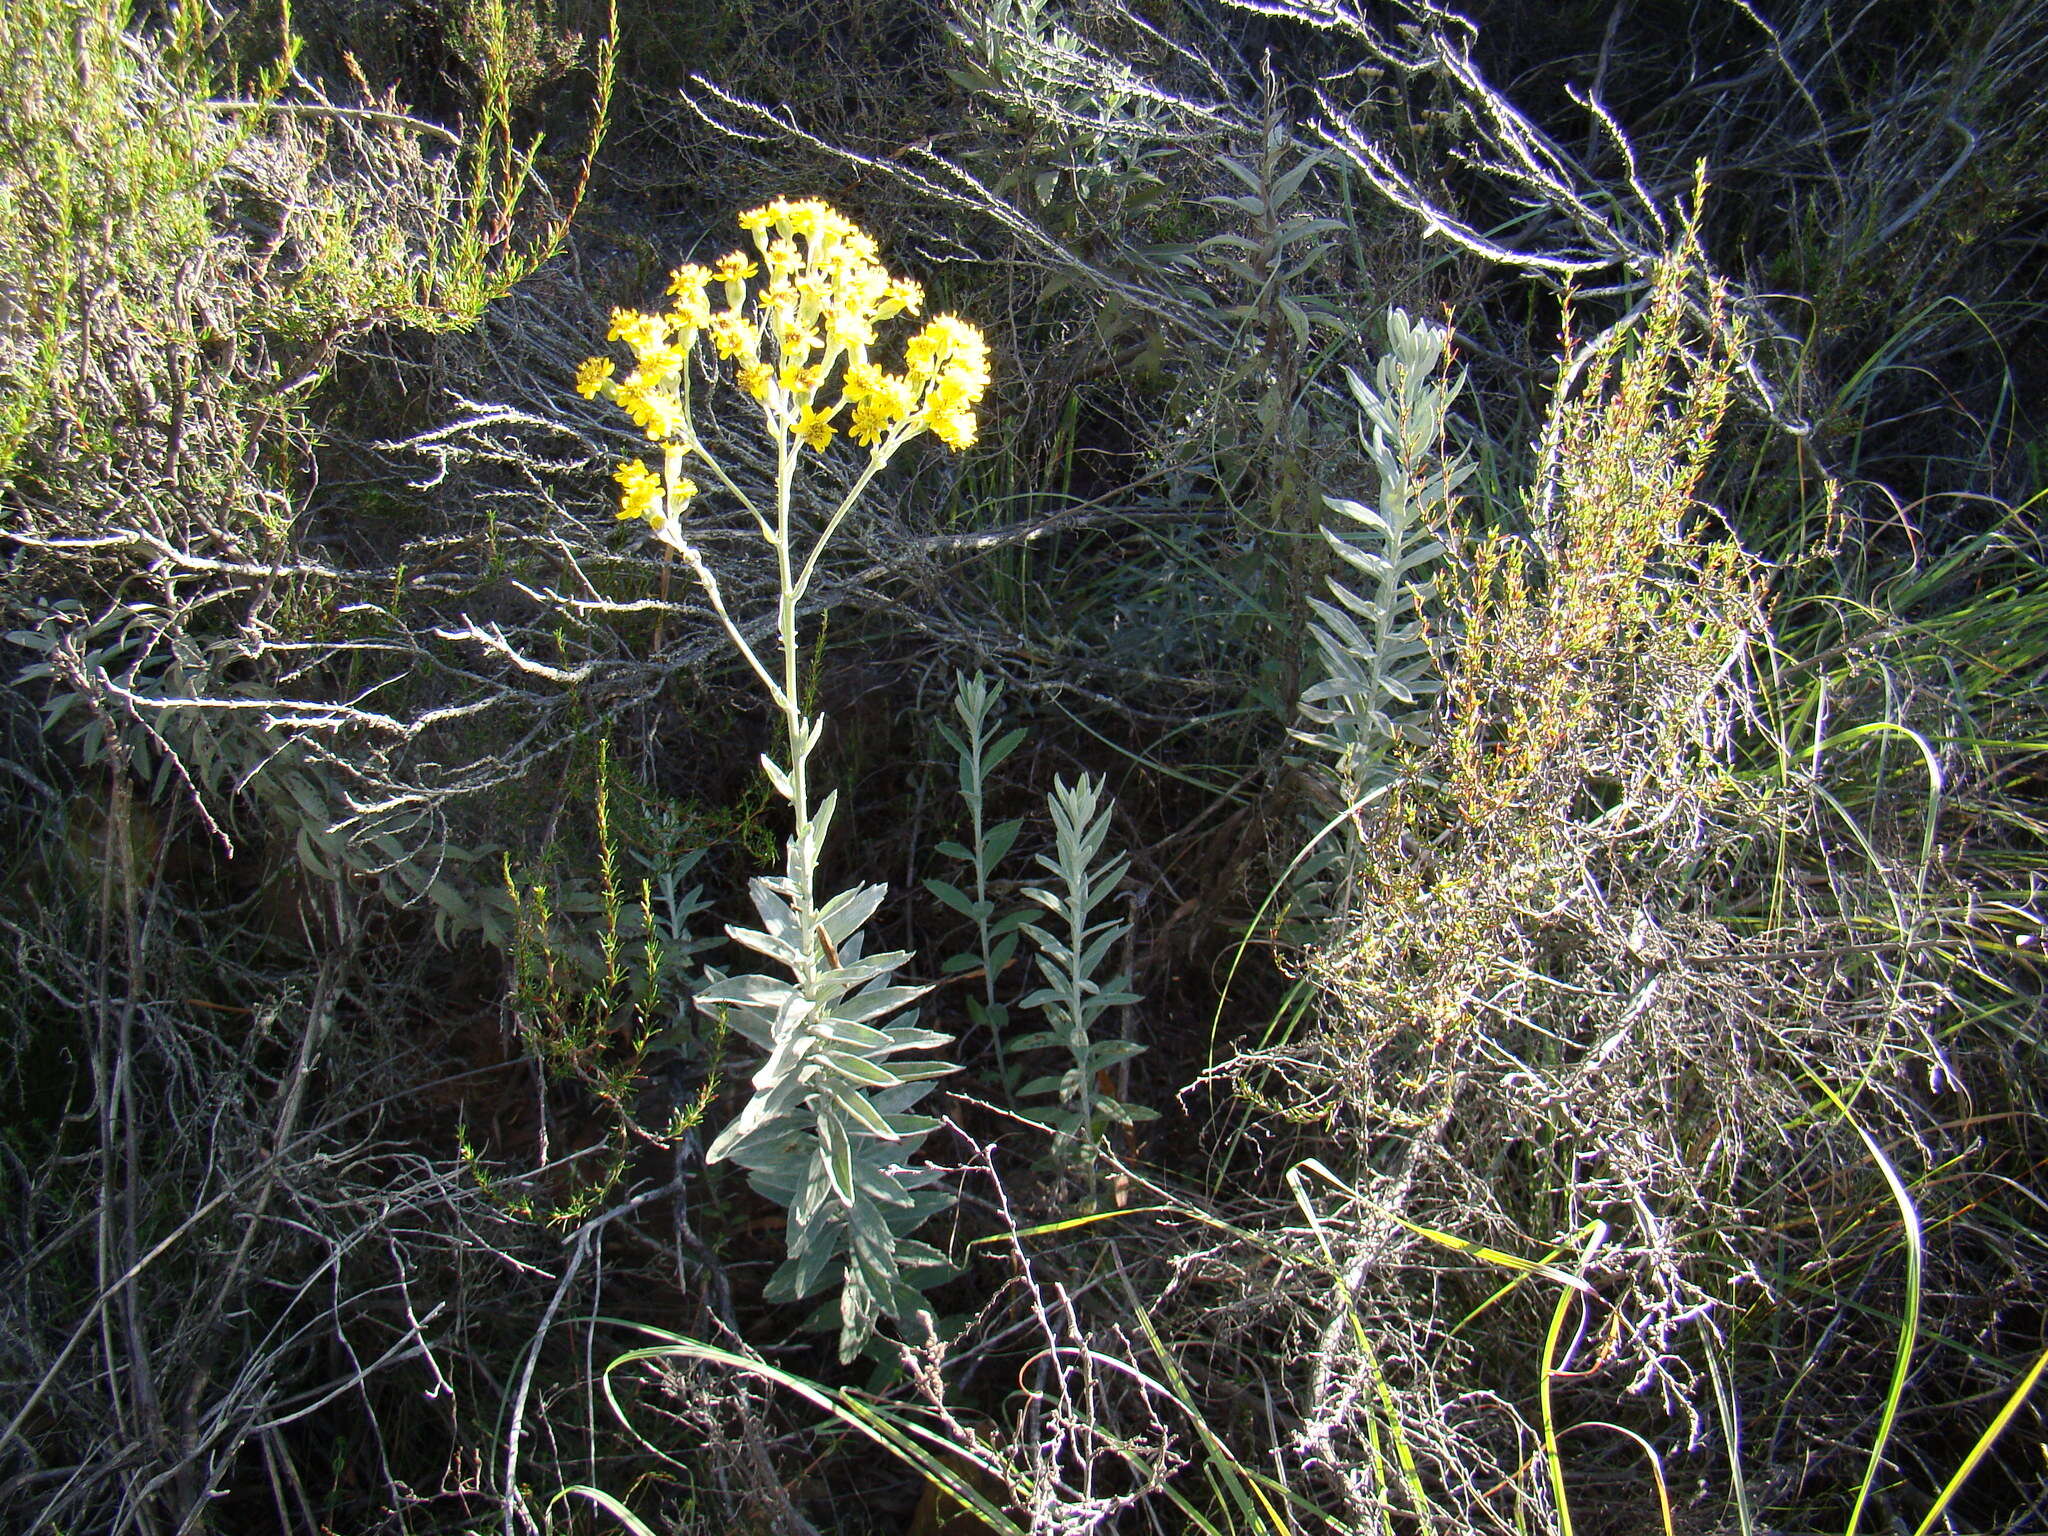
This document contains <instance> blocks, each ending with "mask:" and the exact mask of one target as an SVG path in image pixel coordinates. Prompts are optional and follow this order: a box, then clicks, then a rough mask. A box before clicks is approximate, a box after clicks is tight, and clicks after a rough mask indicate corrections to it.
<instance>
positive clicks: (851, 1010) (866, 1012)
mask: <svg viewBox="0 0 2048 1536" xmlns="http://www.w3.org/2000/svg"><path fill="white" fill-rule="evenodd" d="M929 991H931V988H930V987H928V986H927V987H870V988H868V990H866V991H865V992H856V993H855V994H854V995H853V996H852V997H849V998H847V999H846V1000H845V1001H844V1002H842V1003H840V1005H839V1006H838V1007H837V1008H835V1009H834V1010H833V1016H834V1017H835V1018H840V1019H847V1020H853V1021H856V1022H857V1021H859V1020H862V1019H877V1018H880V1017H882V1016H883V1015H884V1014H890V1013H894V1012H896V1010H897V1009H899V1008H906V1007H908V1006H909V1005H910V1004H912V1003H914V1002H916V1001H917V1000H918V999H919V998H920V997H923V996H924V995H925V993H927V992H929Z"/></svg>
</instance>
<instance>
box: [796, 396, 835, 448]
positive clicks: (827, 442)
mask: <svg viewBox="0 0 2048 1536" xmlns="http://www.w3.org/2000/svg"><path fill="white" fill-rule="evenodd" d="M794 431H795V432H796V435H797V437H798V438H800V439H801V440H802V441H803V444H804V446H805V447H807V448H811V449H814V450H816V451H817V452H819V453H823V452H824V451H825V450H826V449H827V448H829V447H831V446H832V439H833V438H834V437H835V436H836V435H837V434H838V431H839V429H838V428H837V427H835V426H833V425H832V412H831V411H818V410H813V409H812V408H811V407H810V406H808V405H807V406H805V407H804V409H803V414H802V415H801V416H799V417H798V418H797V422H796V426H795V428H794Z"/></svg>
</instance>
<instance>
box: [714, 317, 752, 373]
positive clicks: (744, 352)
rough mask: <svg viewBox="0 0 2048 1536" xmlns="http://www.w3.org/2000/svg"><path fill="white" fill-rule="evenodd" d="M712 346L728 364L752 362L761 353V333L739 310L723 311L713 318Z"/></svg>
mask: <svg viewBox="0 0 2048 1536" xmlns="http://www.w3.org/2000/svg"><path fill="white" fill-rule="evenodd" d="M711 346H712V348H713V350H715V351H716V352H717V353H718V355H719V356H720V357H722V358H724V359H725V360H726V361H727V362H733V361H735V360H737V359H739V358H742V357H744V358H747V359H749V360H750V361H751V360H752V359H753V358H754V357H755V356H756V355H757V354H758V353H759V351H760V348H761V333H760V332H759V331H757V330H755V329H754V327H753V326H752V325H751V324H750V323H748V320H747V317H746V316H745V315H743V314H741V313H740V312H739V310H738V309H737V308H734V309H727V310H721V311H720V312H719V313H718V314H715V315H713V316H712V317H711Z"/></svg>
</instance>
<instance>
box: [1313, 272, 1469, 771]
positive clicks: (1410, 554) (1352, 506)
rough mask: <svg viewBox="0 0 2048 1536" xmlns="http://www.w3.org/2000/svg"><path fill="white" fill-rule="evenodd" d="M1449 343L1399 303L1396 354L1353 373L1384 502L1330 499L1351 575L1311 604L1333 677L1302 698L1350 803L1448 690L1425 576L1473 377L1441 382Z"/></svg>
mask: <svg viewBox="0 0 2048 1536" xmlns="http://www.w3.org/2000/svg"><path fill="white" fill-rule="evenodd" d="M1449 346H1450V337H1449V335H1448V334H1447V333H1446V332H1445V331H1444V329H1443V328H1442V327H1441V326H1435V325H1430V324H1429V323H1427V322H1426V321H1416V320H1411V319H1410V318H1409V317H1408V316H1407V315H1405V314H1403V313H1402V312H1401V311H1400V310H1398V309H1390V310H1388V311H1387V351H1386V353H1385V354H1384V355H1383V356H1382V357H1381V358H1380V360H1379V364H1378V366H1377V367H1376V368H1375V369H1374V370H1373V377H1372V378H1370V379H1367V378H1365V377H1364V376H1363V375H1361V374H1359V373H1358V372H1356V371H1355V370H1353V369H1349V368H1347V369H1346V370H1345V373H1346V375H1347V376H1348V377H1349V378H1350V381H1351V393H1352V396H1353V397H1354V398H1355V399H1356V400H1357V401H1358V409H1359V412H1360V415H1361V416H1362V418H1363V420H1362V423H1361V425H1362V427H1363V428H1364V430H1365V432H1366V435H1367V444H1366V447H1367V451H1368V452H1369V453H1370V454H1371V456H1372V464H1373V468H1374V470H1375V471H1377V472H1378V475H1379V482H1380V485H1379V505H1378V507H1377V508H1374V507H1368V506H1366V505H1365V504H1364V503H1363V502H1359V501H1350V500H1342V499H1339V498H1337V497H1334V496H1326V497H1324V498H1323V502H1324V505H1325V506H1327V507H1328V508H1329V509H1330V510H1331V511H1332V512H1335V513H1337V514H1338V516H1340V517H1341V518H1343V519H1344V520H1345V521H1344V522H1341V523H1337V524H1334V525H1331V524H1326V525H1325V526H1324V528H1323V539H1324V541H1325V542H1326V543H1327V544H1328V545H1329V546H1330V548H1331V550H1332V551H1334V552H1335V553H1336V555H1337V558H1338V559H1340V560H1342V561H1343V562H1344V564H1345V565H1346V566H1348V567H1349V568H1350V570H1349V572H1348V573H1347V575H1349V576H1351V577H1352V578H1353V579H1352V580H1351V581H1350V583H1349V584H1347V583H1346V581H1344V580H1339V579H1338V578H1337V577H1335V576H1332V577H1331V578H1329V589H1330V595H1331V596H1332V597H1334V598H1335V599H1336V601H1335V602H1325V601H1323V600H1322V599H1320V598H1311V599H1310V600H1309V606H1310V608H1312V609H1313V610H1314V611H1315V614H1316V617H1317V619H1318V620H1320V622H1319V623H1316V624H1313V625H1311V626H1310V628H1309V633H1310V634H1311V635H1312V636H1313V637H1314V638H1315V642H1316V649H1317V651H1318V652H1319V653H1320V654H1321V656H1322V661H1323V669H1324V672H1325V673H1326V676H1325V677H1324V679H1323V681H1321V682H1319V683H1316V684H1314V685H1312V686H1311V687H1310V688H1308V689H1307V690H1306V691H1305V692H1304V693H1303V694H1302V696H1301V713H1302V718H1303V719H1304V720H1306V721H1307V722H1308V723H1309V724H1310V725H1311V726H1314V727H1316V729H1313V730H1307V731H1301V732H1298V733H1297V735H1298V737H1299V739H1300V740H1302V741H1304V742H1306V743H1308V744H1309V745H1310V746H1314V747H1319V748H1321V749H1322V750H1323V751H1324V752H1326V753H1327V754H1329V756H1330V757H1331V758H1332V759H1333V760H1334V764H1335V768H1336V773H1337V778H1338V784H1339V788H1340V791H1341V793H1342V794H1343V796H1344V798H1345V802H1346V803H1347V804H1356V802H1358V801H1359V800H1361V799H1363V798H1365V797H1366V796H1369V795H1371V794H1372V793H1373V792H1374V791H1376V790H1383V789H1384V788H1385V787H1386V786H1387V785H1388V784H1390V783H1391V782H1393V780H1394V778H1395V777H1396V775H1397V769H1396V768H1395V766H1394V764H1393V763H1392V761H1391V760H1390V757H1389V753H1390V751H1391V749H1393V748H1394V747H1396V746H1398V745H1399V744H1401V743H1403V742H1406V743H1411V744H1421V743H1423V742H1425V741H1427V739H1428V733H1427V730H1426V722H1427V720H1428V716H1429V710H1430V705H1429V700H1430V699H1431V698H1432V697H1433V696H1434V695H1435V694H1436V693H1437V692H1439V691H1440V690H1441V688H1442V686H1443V685H1442V682H1441V680H1440V677H1439V675H1438V666H1437V660H1436V656H1435V653H1434V651H1433V650H1432V648H1431V645H1430V640H1429V635H1428V631H1427V628H1426V626H1425V611H1426V609H1427V606H1428V605H1429V604H1430V603H1431V602H1432V601H1433V600H1434V599H1435V596H1436V585H1435V583H1434V582H1433V581H1431V580H1429V578H1428V575H1427V572H1428V571H1429V569H1430V567H1431V566H1433V565H1434V564H1435V563H1436V561H1437V560H1438V558H1439V557H1441V556H1442V554H1443V552H1444V550H1443V546H1442V545H1441V544H1439V543H1438V542H1437V541H1436V539H1435V538H1434V537H1432V536H1431V534H1430V529H1431V528H1432V527H1433V526H1440V525H1441V522H1442V520H1443V518H1444V517H1445V516H1446V515H1447V514H1448V512H1449V510H1450V506H1451V500H1452V497H1453V496H1454V495H1455V494H1456V492H1457V489H1458V486H1459V485H1460V484H1461V483H1462V482H1463V481H1464V480H1465V478H1466V477H1467V476H1468V475H1470V474H1471V472H1472V466H1471V465H1470V464H1469V463H1468V462H1466V461H1465V460H1463V459H1462V458H1457V457H1452V458H1448V459H1447V458H1445V457H1444V456H1443V448H1442V444H1443V437H1444V429H1445V422H1446V418H1447V415H1448V413H1449V410H1450V406H1451V402H1452V401H1454V400H1455V399H1456V398H1457V396H1458V392H1459V390H1460V389H1461V388H1462V387H1463V382H1464V381H1463V380H1462V379H1461V378H1455V377H1454V378H1451V379H1449V380H1446V379H1444V378H1443V377H1442V372H1443V365H1444V356H1445V353H1446V352H1447V351H1448V349H1449ZM1359 577H1362V578H1363V581H1362V582H1361V581H1358V580H1356V579H1355V578H1359Z"/></svg>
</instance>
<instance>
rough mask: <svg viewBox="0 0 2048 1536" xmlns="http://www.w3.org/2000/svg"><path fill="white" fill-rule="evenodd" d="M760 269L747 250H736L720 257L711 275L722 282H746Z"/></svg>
mask: <svg viewBox="0 0 2048 1536" xmlns="http://www.w3.org/2000/svg"><path fill="white" fill-rule="evenodd" d="M760 270H761V269H760V268H759V267H757V266H755V265H754V262H753V258H751V257H750V256H748V255H747V253H746V252H745V251H734V252H733V253H732V254H731V255H729V256H722V257H720V258H719V262H718V265H717V266H715V267H713V268H712V269H711V275H712V276H713V277H715V278H717V279H718V280H719V281H720V282H721V283H744V282H745V281H746V280H747V279H748V278H750V277H752V276H753V275H754V274H755V273H756V272H759V271H760Z"/></svg>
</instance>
